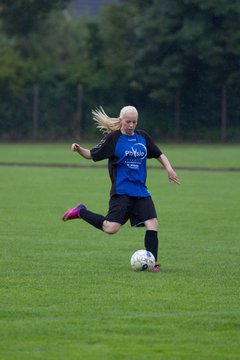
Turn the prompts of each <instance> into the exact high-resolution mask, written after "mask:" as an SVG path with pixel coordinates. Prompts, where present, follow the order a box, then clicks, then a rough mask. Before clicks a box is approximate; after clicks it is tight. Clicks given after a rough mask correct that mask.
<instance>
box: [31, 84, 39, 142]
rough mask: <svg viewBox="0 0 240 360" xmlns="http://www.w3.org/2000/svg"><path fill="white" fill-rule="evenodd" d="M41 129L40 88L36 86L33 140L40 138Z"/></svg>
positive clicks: (34, 93) (34, 92)
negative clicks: (39, 131)
mask: <svg viewBox="0 0 240 360" xmlns="http://www.w3.org/2000/svg"><path fill="white" fill-rule="evenodd" d="M38 129H39V86H38V85H34V87H33V134H32V136H33V139H34V140H36V139H37V138H38Z"/></svg>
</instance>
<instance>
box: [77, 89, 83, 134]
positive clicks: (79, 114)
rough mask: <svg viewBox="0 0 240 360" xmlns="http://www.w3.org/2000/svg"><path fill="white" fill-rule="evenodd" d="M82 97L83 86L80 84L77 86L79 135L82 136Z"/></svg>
mask: <svg viewBox="0 0 240 360" xmlns="http://www.w3.org/2000/svg"><path fill="white" fill-rule="evenodd" d="M82 98H83V87H82V85H80V84H79V85H78V87H77V137H78V138H79V139H81V137H82Z"/></svg>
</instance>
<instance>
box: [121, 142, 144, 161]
mask: <svg viewBox="0 0 240 360" xmlns="http://www.w3.org/2000/svg"><path fill="white" fill-rule="evenodd" d="M139 146H140V148H139ZM141 147H142V148H141ZM125 156H126V157H134V158H136V159H137V158H140V160H143V159H145V157H146V156H147V148H146V146H145V145H143V144H141V143H136V144H134V145H133V146H132V147H131V149H129V150H125Z"/></svg>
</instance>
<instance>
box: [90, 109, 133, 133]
mask: <svg viewBox="0 0 240 360" xmlns="http://www.w3.org/2000/svg"><path fill="white" fill-rule="evenodd" d="M130 113H131V114H134V115H136V116H137V117H138V112H137V109H136V108H135V107H134V106H124V107H123V108H122V109H121V111H120V115H119V117H117V118H112V117H109V116H108V115H107V114H106V113H105V111H104V110H103V108H102V107H101V106H100V107H99V108H98V109H96V110H92V115H93V120H94V121H95V122H96V124H97V128H98V129H99V130H100V131H101V132H103V133H110V132H112V131H115V130H119V129H120V128H121V118H123V116H124V115H126V114H130Z"/></svg>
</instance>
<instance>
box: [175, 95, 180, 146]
mask: <svg viewBox="0 0 240 360" xmlns="http://www.w3.org/2000/svg"><path fill="white" fill-rule="evenodd" d="M180 116H181V110H180V90H179V89H177V90H176V94H175V137H176V139H178V138H179V136H180Z"/></svg>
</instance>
